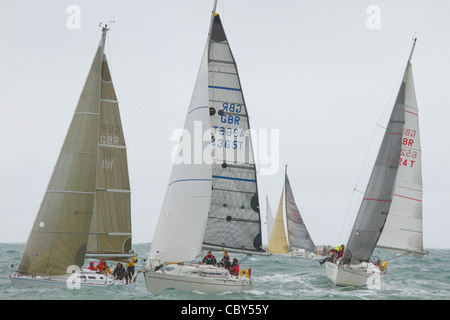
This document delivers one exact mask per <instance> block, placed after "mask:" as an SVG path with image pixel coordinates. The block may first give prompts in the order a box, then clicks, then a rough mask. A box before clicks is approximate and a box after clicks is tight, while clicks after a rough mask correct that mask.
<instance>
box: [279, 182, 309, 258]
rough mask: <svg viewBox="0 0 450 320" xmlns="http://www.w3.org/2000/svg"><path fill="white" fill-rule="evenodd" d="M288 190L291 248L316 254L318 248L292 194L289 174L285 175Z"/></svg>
mask: <svg viewBox="0 0 450 320" xmlns="http://www.w3.org/2000/svg"><path fill="white" fill-rule="evenodd" d="M285 188H286V225H287V231H288V239H289V246H290V248H291V249H305V250H306V251H309V252H315V251H316V247H315V245H314V242H313V241H312V239H311V236H310V235H309V232H308V229H306V225H305V223H304V221H303V219H302V216H301V214H300V210H299V209H298V207H297V204H296V203H295V199H294V193H293V192H292V188H291V184H290V183H289V178H288V176H287V173H286V175H285Z"/></svg>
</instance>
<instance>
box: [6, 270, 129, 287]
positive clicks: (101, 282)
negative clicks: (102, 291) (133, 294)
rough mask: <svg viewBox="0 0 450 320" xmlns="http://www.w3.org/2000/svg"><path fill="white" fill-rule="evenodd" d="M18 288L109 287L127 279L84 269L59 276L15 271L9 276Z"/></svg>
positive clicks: (122, 282)
mask: <svg viewBox="0 0 450 320" xmlns="http://www.w3.org/2000/svg"><path fill="white" fill-rule="evenodd" d="M9 279H10V280H11V282H12V284H13V285H14V286H15V287H16V288H28V287H37V286H39V287H46V288H63V287H66V288H69V289H79V288H81V287H108V286H112V285H125V284H126V281H125V280H115V279H113V278H112V277H111V276H110V275H108V276H106V275H104V274H101V273H97V272H95V271H91V270H88V269H83V272H76V273H72V274H66V275H58V276H31V275H23V274H19V273H14V274H12V275H10V276H9Z"/></svg>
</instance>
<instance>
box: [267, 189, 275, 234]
mask: <svg viewBox="0 0 450 320" xmlns="http://www.w3.org/2000/svg"><path fill="white" fill-rule="evenodd" d="M266 219H267V237H268V238H270V233H271V232H272V228H273V223H274V221H273V215H272V209H271V208H270V203H269V198H268V197H267V196H266Z"/></svg>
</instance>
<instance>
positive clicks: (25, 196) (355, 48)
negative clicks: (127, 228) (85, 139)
mask: <svg viewBox="0 0 450 320" xmlns="http://www.w3.org/2000/svg"><path fill="white" fill-rule="evenodd" d="M212 4H213V1H212V0H192V1H185V0H184V1H183V0H170V1H167V0H165V1H163V0H159V1H158V0H151V1H149V0H146V1H135V0H134V1H111V0H109V1H103V0H98V1H81V0H73V1H13V0H2V1H0V43H1V50H0V70H1V72H0V97H1V99H0V108H1V111H2V117H1V118H0V133H1V136H2V137H3V139H2V142H3V152H2V154H3V156H2V160H1V164H2V166H1V171H0V181H1V182H0V195H1V198H0V215H1V219H2V223H1V224H0V242H25V241H26V240H27V238H28V233H29V231H30V229H31V226H32V223H33V221H34V219H35V216H36V214H37V212H38V209H39V205H40V203H41V201H42V198H43V195H44V193H45V189H46V186H47V183H48V182H49V180H50V176H51V173H52V170H53V167H54V165H55V163H56V159H57V157H58V154H59V150H60V148H61V146H62V143H63V140H64V138H65V134H66V132H67V129H68V126H69V124H70V121H71V119H72V115H73V112H74V110H75V106H76V104H77V101H78V97H79V95H80V93H81V90H82V87H83V85H84V81H85V79H86V76H87V73H88V70H89V67H90V65H91V63H92V59H93V56H94V53H95V50H96V48H97V45H98V41H99V40H100V36H101V29H100V28H99V27H98V24H99V23H100V22H105V23H108V22H109V21H110V20H114V21H115V23H113V24H112V25H111V30H110V32H109V36H108V39H107V44H106V54H107V57H108V59H109V63H110V68H111V73H112V78H113V82H114V85H115V89H116V93H117V96H118V99H119V101H120V109H121V116H122V124H123V127H124V134H125V140H126V142H127V145H128V157H129V169H130V182H131V188H132V219H133V233H134V242H150V241H151V240H152V238H153V233H154V229H155V226H156V222H157V219H158V215H159V211H160V208H161V204H162V201H163V198H164V193H165V190H166V185H167V183H168V179H169V176H170V170H171V167H172V163H171V159H170V153H171V151H172V149H173V147H174V146H175V142H174V141H171V134H172V132H173V131H174V130H175V129H178V128H181V127H182V126H183V124H184V119H185V116H186V111H187V108H188V105H189V102H190V98H191V95H192V90H193V87H194V83H195V78H196V75H197V71H198V67H199V63H200V59H201V56H202V53H203V49H204V45H205V41H206V37H207V32H208V25H209V19H210V12H211V9H212ZM371 5H374V6H376V7H377V8H379V9H380V12H379V13H380V15H379V18H380V20H379V22H380V28H379V29H370V28H368V26H367V20H368V19H371V17H373V13H368V12H367V9H368V8H369V7H370V6H371ZM70 6H76V7H77V8H79V9H80V20H79V23H80V24H79V26H80V28H79V29H76V28H75V29H70V28H69V27H68V25H67V23H68V19H69V22H70V21H72V20H70V19H71V17H72V14H73V13H72V11H69V12H68V8H69V7H70ZM449 9H450V2H448V1H444V0H442V1H438V0H434V1H425V0H416V1H411V0H390V1H387V0H385V1H381V0H373V1H365V0H340V1H336V0H322V1H312V0H304V1H300V0H276V1H275V0H273V1H272V0H265V1H257V0H246V1H242V0H219V2H218V8H217V11H218V13H219V14H220V15H221V17H222V21H223V24H224V28H225V32H226V34H227V37H228V39H229V42H230V46H231V49H232V51H233V54H234V57H235V59H236V61H237V67H238V71H239V75H240V80H241V84H242V88H243V93H244V97H245V100H246V103H247V108H248V112H249V114H250V125H251V127H252V128H253V129H256V130H258V129H267V130H270V129H279V130H280V131H279V133H280V146H279V170H278V171H277V173H276V174H273V175H260V176H258V182H259V186H258V188H259V192H260V207H261V213H262V218H263V220H264V221H265V196H266V195H268V196H269V200H270V201H271V206H272V211H273V212H274V214H275V212H276V205H277V204H278V200H279V197H280V193H281V188H282V184H283V179H284V164H286V163H287V164H288V165H289V169H288V173H289V177H290V182H291V185H292V188H293V191H294V194H295V196H296V201H297V204H298V205H299V207H300V211H301V213H302V215H303V217H304V220H305V222H306V224H307V226H308V229H309V231H310V234H311V236H312V238H313V240H314V241H315V242H316V243H319V244H324V243H328V244H330V245H336V244H338V242H339V243H344V242H345V241H346V239H347V236H348V233H349V228H350V227H351V226H352V224H353V219H354V217H355V215H356V210H357V208H358V206H359V202H360V200H361V197H362V194H361V193H360V192H354V191H353V189H354V188H356V189H357V190H359V191H364V188H365V184H366V180H365V177H366V176H367V174H366V175H362V177H363V178H361V179H359V177H360V173H361V168H362V165H363V162H364V159H365V157H366V154H367V152H368V150H369V146H370V142H371V141H372V138H373V136H374V133H376V135H375V138H374V142H373V144H372V145H371V149H370V150H376V149H377V147H378V145H379V143H380V137H381V135H380V134H379V133H380V132H382V129H381V128H379V127H377V124H380V125H381V126H382V125H384V124H385V122H386V119H387V116H388V115H389V113H390V110H391V108H392V104H393V102H394V98H395V95H396V91H397V90H398V86H399V83H400V81H401V78H402V73H403V71H404V68H405V65H406V60H407V58H408V55H409V52H410V49H411V45H412V37H413V36H417V37H418V41H417V45H416V49H415V53H414V56H413V59H412V64H413V72H414V79H415V89H416V96H417V101H418V105H419V110H420V118H419V122H420V126H421V132H420V135H421V143H422V157H423V158H422V163H423V184H424V186H423V189H424V197H423V206H424V211H423V215H424V245H425V247H426V248H449V247H450V232H448V230H449V227H450V202H449V201H447V200H448V198H447V197H448V196H449V195H450V187H449V185H448V183H447V180H448V179H449V178H450V165H449V164H450V129H449V128H448V126H447V122H448V119H449V116H450V103H449V102H448V99H447V94H448V93H447V92H448V90H449V80H448V77H447V76H446V75H447V74H449V72H450V60H449V58H448V57H450V37H449V36H450V22H449V19H448V12H450V10H449ZM72 22H73V21H72ZM69 25H70V23H69ZM369 166H370V165H369ZM369 171H370V170H369ZM351 201H352V202H351ZM344 222H345V223H344ZM262 229H263V239H264V242H266V241H267V240H266V234H265V232H266V228H265V226H263V228H262Z"/></svg>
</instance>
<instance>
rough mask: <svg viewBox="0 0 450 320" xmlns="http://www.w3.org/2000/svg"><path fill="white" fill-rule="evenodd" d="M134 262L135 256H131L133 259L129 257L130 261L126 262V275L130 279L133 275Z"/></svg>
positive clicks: (135, 260)
mask: <svg viewBox="0 0 450 320" xmlns="http://www.w3.org/2000/svg"><path fill="white" fill-rule="evenodd" d="M136 262H137V258H136V257H133V259H131V261H130V262H128V263H127V275H128V278H130V281H131V278H133V276H134V266H135V264H136Z"/></svg>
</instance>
